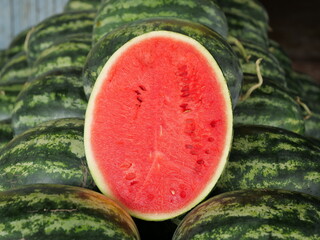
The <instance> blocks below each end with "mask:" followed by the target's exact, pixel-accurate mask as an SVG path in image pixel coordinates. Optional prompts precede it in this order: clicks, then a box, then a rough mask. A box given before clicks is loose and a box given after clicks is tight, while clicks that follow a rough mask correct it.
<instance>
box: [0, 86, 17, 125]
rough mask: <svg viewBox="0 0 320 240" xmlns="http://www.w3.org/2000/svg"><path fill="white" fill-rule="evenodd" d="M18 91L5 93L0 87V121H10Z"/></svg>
mask: <svg viewBox="0 0 320 240" xmlns="http://www.w3.org/2000/svg"><path fill="white" fill-rule="evenodd" d="M18 94H19V91H7V90H6V89H4V88H2V87H0V121H1V120H4V119H10V118H11V114H12V110H13V108H14V104H15V102H16V98H17V95H18Z"/></svg>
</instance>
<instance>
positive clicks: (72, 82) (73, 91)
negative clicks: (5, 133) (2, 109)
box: [11, 67, 87, 135]
mask: <svg viewBox="0 0 320 240" xmlns="http://www.w3.org/2000/svg"><path fill="white" fill-rule="evenodd" d="M81 74H82V68H81V67H77V68H64V69H59V68H58V69H54V70H52V71H49V72H47V73H46V74H43V75H41V76H39V77H37V78H35V79H33V80H32V81H31V82H28V83H27V84H26V85H25V86H24V88H23V89H22V90H21V92H20V94H19V96H18V97H17V99H16V101H15V104H14V108H13V110H12V115H11V116H12V126H13V129H14V133H15V135H19V134H20V133H22V132H24V131H26V130H27V129H30V128H32V127H36V126H37V125H38V124H40V123H42V122H45V121H48V120H53V119H60V118H71V117H79V118H84V115H85V111H86V108H87V98H86V96H85V94H84V91H83V84H82V81H81Z"/></svg>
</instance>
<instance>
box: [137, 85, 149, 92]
mask: <svg viewBox="0 0 320 240" xmlns="http://www.w3.org/2000/svg"><path fill="white" fill-rule="evenodd" d="M139 88H140V89H141V90H142V91H147V89H146V88H145V86H143V85H139Z"/></svg>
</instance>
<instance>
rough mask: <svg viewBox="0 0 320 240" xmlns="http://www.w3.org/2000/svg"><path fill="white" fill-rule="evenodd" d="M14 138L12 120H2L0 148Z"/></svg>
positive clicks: (0, 121)
mask: <svg viewBox="0 0 320 240" xmlns="http://www.w3.org/2000/svg"><path fill="white" fill-rule="evenodd" d="M12 138H13V129H12V127H11V120H10V119H5V120H0V150H1V148H3V147H4V146H5V145H6V144H7V143H8V142H9V141H10V140H11V139H12Z"/></svg>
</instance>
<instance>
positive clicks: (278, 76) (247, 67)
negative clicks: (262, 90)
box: [231, 41, 287, 87]
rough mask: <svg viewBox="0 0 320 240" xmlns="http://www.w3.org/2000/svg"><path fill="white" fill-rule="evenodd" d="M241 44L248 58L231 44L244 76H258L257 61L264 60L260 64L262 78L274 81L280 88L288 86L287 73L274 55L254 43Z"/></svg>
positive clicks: (243, 42)
mask: <svg viewBox="0 0 320 240" xmlns="http://www.w3.org/2000/svg"><path fill="white" fill-rule="evenodd" d="M241 44H242V45H243V47H244V49H245V51H246V56H243V54H242V53H241V50H240V49H239V47H237V46H236V45H234V44H233V43H231V45H232V48H233V50H234V51H235V52H236V53H237V55H238V57H239V60H240V64H241V69H242V71H243V73H244V74H253V75H257V70H256V61H257V60H258V59H259V58H262V61H261V63H260V71H261V75H262V77H266V78H270V79H272V80H273V81H275V82H276V84H277V85H279V86H280V87H286V86H287V83H286V77H285V72H284V70H283V68H282V67H281V66H280V63H279V61H278V60H277V59H276V57H275V56H274V55H273V54H272V53H270V52H269V51H267V50H265V49H264V48H263V47H260V46H259V45H256V44H254V43H250V42H245V41H242V42H241Z"/></svg>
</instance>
